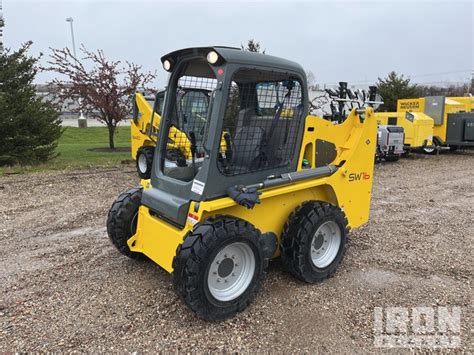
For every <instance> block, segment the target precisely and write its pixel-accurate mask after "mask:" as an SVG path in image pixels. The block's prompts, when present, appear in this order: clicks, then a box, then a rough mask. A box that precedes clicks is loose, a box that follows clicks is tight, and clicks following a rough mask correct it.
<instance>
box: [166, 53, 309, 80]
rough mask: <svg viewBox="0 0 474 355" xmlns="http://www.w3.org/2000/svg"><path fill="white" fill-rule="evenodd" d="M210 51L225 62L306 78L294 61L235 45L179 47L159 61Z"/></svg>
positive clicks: (202, 54)
mask: <svg viewBox="0 0 474 355" xmlns="http://www.w3.org/2000/svg"><path fill="white" fill-rule="evenodd" d="M210 51H215V52H217V54H219V55H220V56H221V57H222V58H223V59H224V60H225V62H226V63H236V64H245V65H256V66H263V67H273V68H278V69H283V70H288V71H293V72H298V73H299V74H300V75H302V76H303V77H304V78H306V74H305V71H304V69H303V67H302V66H301V65H299V64H298V63H296V62H293V61H291V60H287V59H283V58H280V57H275V56H272V55H268V54H262V53H255V52H248V51H243V50H241V49H240V48H235V47H224V46H213V47H194V48H185V49H180V50H177V51H174V52H171V53H168V54H166V55H164V56H163V57H161V62H162V63H163V62H164V61H165V60H166V59H171V60H172V61H173V62H174V63H176V62H177V61H178V60H179V59H180V58H181V57H188V56H193V55H195V56H201V57H203V58H206V56H207V54H208V53H209V52H210Z"/></svg>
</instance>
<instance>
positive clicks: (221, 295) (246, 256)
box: [207, 242, 256, 302]
mask: <svg viewBox="0 0 474 355" xmlns="http://www.w3.org/2000/svg"><path fill="white" fill-rule="evenodd" d="M255 264H256V263H255V254H254V253H253V250H252V248H250V246H249V245H248V244H246V243H240V242H238V243H232V244H229V245H226V246H225V247H224V248H223V249H222V250H221V251H219V252H218V253H217V255H216V257H215V258H214V260H212V263H211V266H210V267H209V274H208V276H207V285H208V288H209V291H210V292H211V295H212V296H213V297H214V298H215V299H216V300H218V301H222V302H226V301H231V300H234V299H236V298H237V297H239V296H240V295H241V294H242V293H244V292H245V290H246V289H247V288H248V287H249V285H250V283H251V282H252V279H253V276H254V274H255Z"/></svg>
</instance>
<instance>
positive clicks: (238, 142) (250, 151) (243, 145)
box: [231, 126, 265, 171]
mask: <svg viewBox="0 0 474 355" xmlns="http://www.w3.org/2000/svg"><path fill="white" fill-rule="evenodd" d="M264 139H265V130H264V129H263V128H261V127H252V126H244V127H241V128H239V129H238V130H237V132H236V134H235V137H234V140H233V151H232V164H231V166H232V168H233V170H236V169H237V170H241V171H248V170H249V169H251V168H252V166H253V165H254V164H255V161H256V160H257V158H258V157H259V155H260V154H261V147H262V142H263V141H264Z"/></svg>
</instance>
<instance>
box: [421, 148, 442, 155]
mask: <svg viewBox="0 0 474 355" xmlns="http://www.w3.org/2000/svg"><path fill="white" fill-rule="evenodd" d="M433 148H434V149H432V147H423V148H421V151H422V152H423V153H425V154H428V155H436V154H438V148H437V147H433Z"/></svg>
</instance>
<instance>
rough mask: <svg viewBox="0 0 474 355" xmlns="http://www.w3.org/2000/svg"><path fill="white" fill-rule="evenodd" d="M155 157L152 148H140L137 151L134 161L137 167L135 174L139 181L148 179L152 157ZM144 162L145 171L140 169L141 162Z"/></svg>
mask: <svg viewBox="0 0 474 355" xmlns="http://www.w3.org/2000/svg"><path fill="white" fill-rule="evenodd" d="M154 155H155V148H154V147H140V148H138V150H137V156H136V159H135V163H136V166H137V173H138V176H139V177H140V179H149V178H150V177H151V169H152V167H153V157H154ZM140 159H143V160H142V161H143V162H146V169H141V168H140V162H141V160H140Z"/></svg>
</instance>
